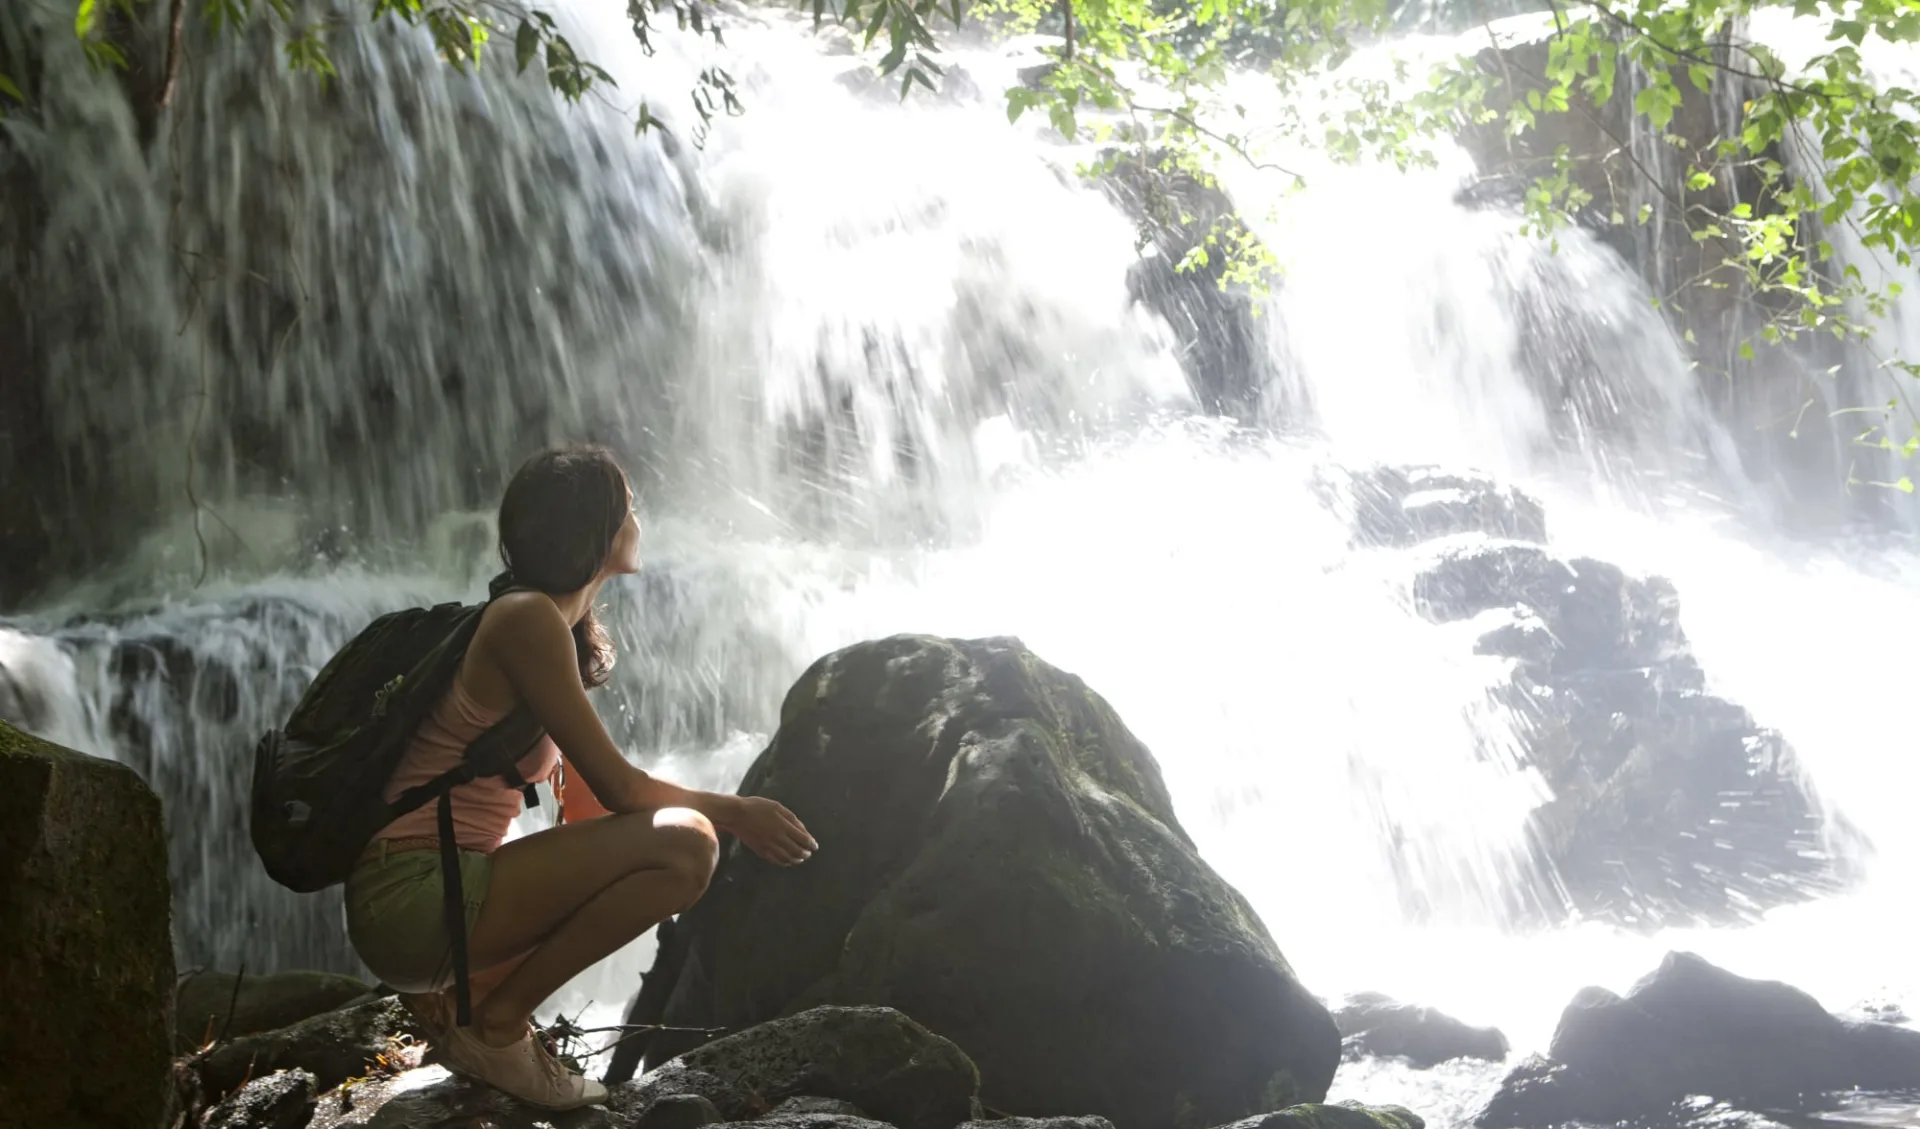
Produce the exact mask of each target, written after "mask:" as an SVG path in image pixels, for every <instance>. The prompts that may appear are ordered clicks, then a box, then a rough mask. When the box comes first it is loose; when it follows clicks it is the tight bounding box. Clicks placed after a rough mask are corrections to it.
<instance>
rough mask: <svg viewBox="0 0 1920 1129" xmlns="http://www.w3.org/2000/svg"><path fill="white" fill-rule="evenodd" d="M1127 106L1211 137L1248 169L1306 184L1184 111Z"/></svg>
mask: <svg viewBox="0 0 1920 1129" xmlns="http://www.w3.org/2000/svg"><path fill="white" fill-rule="evenodd" d="M1127 106H1128V108H1129V109H1133V110H1144V111H1146V112H1147V113H1149V114H1162V115H1165V116H1166V117H1169V118H1172V119H1173V120H1174V121H1177V122H1179V123H1180V124H1182V125H1184V126H1186V127H1187V128H1188V129H1191V130H1192V131H1194V132H1195V133H1198V134H1200V135H1201V136H1203V137H1211V138H1212V139H1213V140H1215V141H1218V142H1219V143H1220V144H1222V145H1225V146H1226V147H1227V148H1228V149H1229V150H1231V151H1232V152H1233V154H1234V155H1235V156H1237V157H1239V158H1240V159H1241V160H1243V161H1245V162H1246V163H1247V165H1248V166H1249V167H1250V168H1253V169H1256V170H1259V169H1265V170H1271V171H1273V172H1277V173H1282V174H1284V175H1286V176H1290V177H1292V178H1293V179H1294V180H1295V181H1297V182H1298V183H1301V184H1305V183H1306V182H1307V178H1306V177H1304V176H1301V175H1300V174H1299V173H1297V172H1294V171H1293V170H1292V169H1290V168H1287V167H1286V166H1285V165H1278V164H1275V163H1274V162H1272V161H1262V160H1259V159H1257V158H1256V157H1255V156H1254V155H1253V153H1252V152H1251V151H1250V150H1249V149H1248V148H1247V147H1246V146H1245V145H1243V144H1241V143H1240V142H1238V141H1235V140H1234V139H1232V138H1230V137H1225V136H1222V135H1221V134H1218V133H1215V132H1214V131H1213V130H1211V129H1208V128H1207V127H1206V126H1204V125H1201V124H1200V123H1199V122H1197V121H1195V120H1194V119H1193V117H1192V116H1191V115H1189V114H1188V113H1186V111H1184V110H1177V109H1174V108H1173V107H1171V106H1143V105H1141V104H1140V103H1138V102H1135V101H1133V100H1132V99H1128V101H1127Z"/></svg>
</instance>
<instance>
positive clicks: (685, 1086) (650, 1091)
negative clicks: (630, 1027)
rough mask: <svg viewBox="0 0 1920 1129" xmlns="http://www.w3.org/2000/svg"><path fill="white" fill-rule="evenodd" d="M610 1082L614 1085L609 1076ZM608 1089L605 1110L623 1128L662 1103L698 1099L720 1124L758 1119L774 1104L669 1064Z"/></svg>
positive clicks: (717, 1079) (715, 1078)
mask: <svg viewBox="0 0 1920 1129" xmlns="http://www.w3.org/2000/svg"><path fill="white" fill-rule="evenodd" d="M609 1081H610V1082H611V1081H613V1079H612V1078H611V1076H610V1078H609ZM610 1089H611V1090H612V1093H610V1094H609V1095H608V1098H607V1106H608V1108H609V1109H611V1110H613V1112H614V1115H615V1116H616V1117H617V1118H618V1119H619V1120H620V1121H621V1122H622V1123H623V1124H631V1123H633V1122H636V1121H638V1120H640V1119H641V1118H643V1117H645V1116H646V1115H647V1114H648V1113H650V1112H651V1111H652V1109H653V1107H654V1106H656V1105H658V1104H659V1103H661V1102H667V1101H675V1100H678V1099H681V1098H697V1099H699V1100H700V1101H703V1102H705V1103H707V1104H708V1105H710V1106H712V1107H713V1108H714V1109H715V1110H716V1111H718V1113H719V1114H720V1119H721V1120H722V1121H737V1120H741V1119H745V1118H752V1117H757V1116H759V1115H760V1114H763V1113H766V1112H767V1111H768V1110H770V1109H772V1108H773V1103H771V1102H769V1101H768V1100H766V1099H765V1098H763V1097H760V1096H759V1095H757V1094H754V1093H752V1092H751V1091H749V1090H746V1089H743V1088H742V1087H740V1086H738V1085H735V1084H734V1083H733V1082H731V1081H729V1080H727V1079H723V1078H720V1077H718V1076H716V1075H713V1074H710V1073H708V1072H706V1071H704V1070H696V1069H694V1068H692V1067H689V1066H686V1065H685V1064H683V1063H679V1062H669V1063H667V1064H666V1065H664V1066H662V1067H660V1068H659V1069H658V1070H652V1071H649V1072H648V1073H647V1074H646V1075H645V1076H643V1077H641V1078H639V1079H637V1080H635V1081H631V1082H621V1083H620V1084H618V1085H612V1086H610Z"/></svg>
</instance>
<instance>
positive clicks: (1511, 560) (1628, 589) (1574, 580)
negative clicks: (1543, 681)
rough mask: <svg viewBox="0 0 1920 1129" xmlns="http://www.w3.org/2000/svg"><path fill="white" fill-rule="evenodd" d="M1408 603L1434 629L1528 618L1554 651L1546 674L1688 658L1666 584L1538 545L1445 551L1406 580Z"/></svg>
mask: <svg viewBox="0 0 1920 1129" xmlns="http://www.w3.org/2000/svg"><path fill="white" fill-rule="evenodd" d="M1413 597H1414V604H1415V606H1416V607H1417V608H1418V609H1419V611H1420V613H1421V614H1422V615H1424V616H1426V617H1427V618H1428V619H1431V620H1433V621H1435V622H1437V623H1447V622H1451V621H1454V620H1462V619H1470V618H1472V617H1474V616H1476V615H1479V614H1480V613H1482V612H1486V611H1491V610H1494V609H1496V608H1511V607H1514V606H1515V605H1520V606H1523V607H1524V608H1526V609H1528V610H1530V611H1532V612H1533V613H1534V614H1535V615H1536V616H1538V617H1539V618H1540V619H1541V620H1542V621H1543V622H1544V623H1545V625H1546V627H1547V630H1548V631H1549V632H1550V633H1551V634H1552V635H1553V638H1554V639H1555V641H1556V642H1557V644H1558V645H1557V646H1556V647H1555V648H1554V650H1553V653H1552V655H1551V656H1550V658H1549V660H1548V671H1547V672H1548V673H1561V672H1565V671H1587V670H1616V669H1619V668H1621V667H1643V666H1652V665H1655V664H1659V663H1668V662H1674V661H1676V660H1685V659H1686V658H1687V655H1688V651H1687V637H1686V635H1685V633H1684V632H1682V631H1681V630H1680V596H1679V593H1678V592H1676V591H1675V590H1674V587H1673V584H1672V582H1670V581H1668V580H1667V579H1666V578H1664V577H1659V576H1652V577H1645V578H1641V577H1630V576H1628V575H1627V574H1626V573H1625V571H1624V570H1622V569H1621V568H1620V567H1619V566H1618V565H1614V564H1610V563H1608V562H1606V561H1598V560H1594V559H1592V558H1591V557H1574V558H1562V557H1559V556H1557V555H1555V554H1553V553H1551V552H1549V551H1548V550H1547V549H1545V548H1542V547H1540V546H1538V545H1527V544H1521V543H1518V542H1511V541H1485V542H1479V543H1476V544H1471V545H1449V546H1447V547H1445V548H1443V549H1441V550H1440V551H1438V552H1437V553H1435V554H1434V555H1433V556H1432V558H1431V559H1430V560H1429V561H1428V562H1427V563H1426V564H1425V565H1424V567H1422V568H1421V570H1420V572H1419V573H1418V574H1417V575H1416V576H1415V577H1414V583H1413ZM1689 673H1690V676H1691V671H1690V672H1689Z"/></svg>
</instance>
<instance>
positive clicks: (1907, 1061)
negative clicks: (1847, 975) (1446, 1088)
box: [1475, 953, 1920, 1129]
mask: <svg viewBox="0 0 1920 1129" xmlns="http://www.w3.org/2000/svg"><path fill="white" fill-rule="evenodd" d="M1853 1087H1862V1088H1867V1089H1883V1090H1895V1089H1914V1088H1920V1032H1916V1031H1909V1030H1907V1029H1905V1028H1900V1027H1891V1026H1888V1025H1885V1024H1878V1023H1854V1022H1847V1021H1844V1020H1841V1019H1839V1018H1838V1017H1836V1016H1833V1015H1830V1014H1828V1012H1827V1011H1826V1010H1825V1009H1824V1008H1822V1007H1821V1006H1820V1005H1819V1003H1818V1002H1817V1001H1815V1000H1814V999H1813V997H1811V996H1809V995H1807V994H1806V993H1805V992H1802V991H1800V990H1799V989H1797V988H1793V987H1790V986H1788V985H1786V984H1781V983H1778V982H1776V981H1770V980H1749V979H1746V978H1745V977H1741V976H1735V975H1734V974H1732V973H1730V972H1727V971H1725V970H1724V969H1720V968H1716V967H1715V966H1713V965H1711V964H1708V963H1707V962H1706V961H1704V960H1702V959H1701V958H1699V957H1698V956H1695V955H1693V954H1691V953H1669V954H1668V955H1667V957H1666V959H1665V960H1663V961H1662V962H1661V964H1660V967H1659V969H1657V970H1656V971H1655V972H1653V973H1652V974H1651V975H1649V976H1647V977H1646V978H1644V979H1642V980H1641V981H1640V982H1639V983H1638V984H1635V985H1634V986H1633V988H1632V989H1631V990H1630V991H1628V993H1627V994H1626V995H1625V996H1624V997H1623V996H1617V995H1614V994H1613V993H1612V992H1609V991H1606V990H1605V989H1602V988H1586V989H1583V990H1582V991H1581V992H1580V993H1579V994H1578V995H1576V996H1575V997H1574V999H1573V1002H1572V1003H1570V1004H1568V1005H1567V1009H1566V1011H1565V1012H1563V1013H1562V1014H1561V1016H1560V1025H1559V1027H1558V1028H1557V1029H1556V1030H1555V1031H1554V1035H1553V1042H1552V1044H1551V1045H1550V1046H1549V1048H1548V1051H1547V1054H1546V1055H1545V1056H1544V1057H1542V1056H1540V1055H1534V1056H1531V1057H1530V1058H1528V1059H1527V1061H1525V1062H1523V1063H1521V1064H1520V1065H1519V1066H1518V1067H1516V1068H1515V1069H1514V1070H1513V1072H1512V1073H1510V1074H1509V1075H1508V1076H1507V1079H1506V1081H1505V1082H1504V1083H1502V1085H1501V1088H1500V1091H1499V1093H1497V1094H1496V1095H1495V1096H1494V1098H1493V1100H1492V1102H1491V1103H1489V1105H1488V1107H1487V1108H1486V1110H1485V1111H1484V1112H1482V1114H1481V1115H1480V1117H1479V1118H1478V1119H1477V1120H1476V1122H1475V1124H1476V1125H1479V1126H1482V1127H1483V1129H1530V1127H1533V1126H1550V1125H1558V1124H1561V1123H1563V1122H1568V1121H1583V1122H1609V1123H1610V1122H1613V1121H1616V1120H1622V1119H1626V1118H1632V1117H1640V1116H1648V1115H1653V1114H1658V1113H1660V1112H1662V1111H1664V1110H1666V1109H1667V1108H1669V1107H1670V1106H1672V1105H1673V1104H1674V1103H1675V1102H1678V1101H1681V1100H1682V1099H1684V1098H1687V1097H1689V1096H1691V1095H1703V1096H1707V1097H1711V1098H1714V1099H1717V1100H1720V1101H1724V1102H1728V1103H1731V1104H1732V1105H1734V1106H1737V1107H1740V1108H1746V1109H1791V1108H1795V1107H1799V1106H1802V1105H1804V1104H1805V1102H1806V1101H1807V1099H1810V1098H1813V1097H1815V1096H1816V1095H1819V1094H1821V1093H1823V1092H1827V1091H1833V1090H1841V1089H1849V1088H1853Z"/></svg>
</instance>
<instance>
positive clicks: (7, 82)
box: [0, 74, 27, 106]
mask: <svg viewBox="0 0 1920 1129" xmlns="http://www.w3.org/2000/svg"><path fill="white" fill-rule="evenodd" d="M0 94H4V95H6V96H7V97H9V98H11V99H13V100H14V101H15V102H18V103H20V104H21V105H23V106H24V105H26V103H27V96H26V95H25V94H22V93H20V88H19V87H17V86H15V85H14V84H13V80H12V79H10V78H8V77H7V76H6V75H3V74H0Z"/></svg>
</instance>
